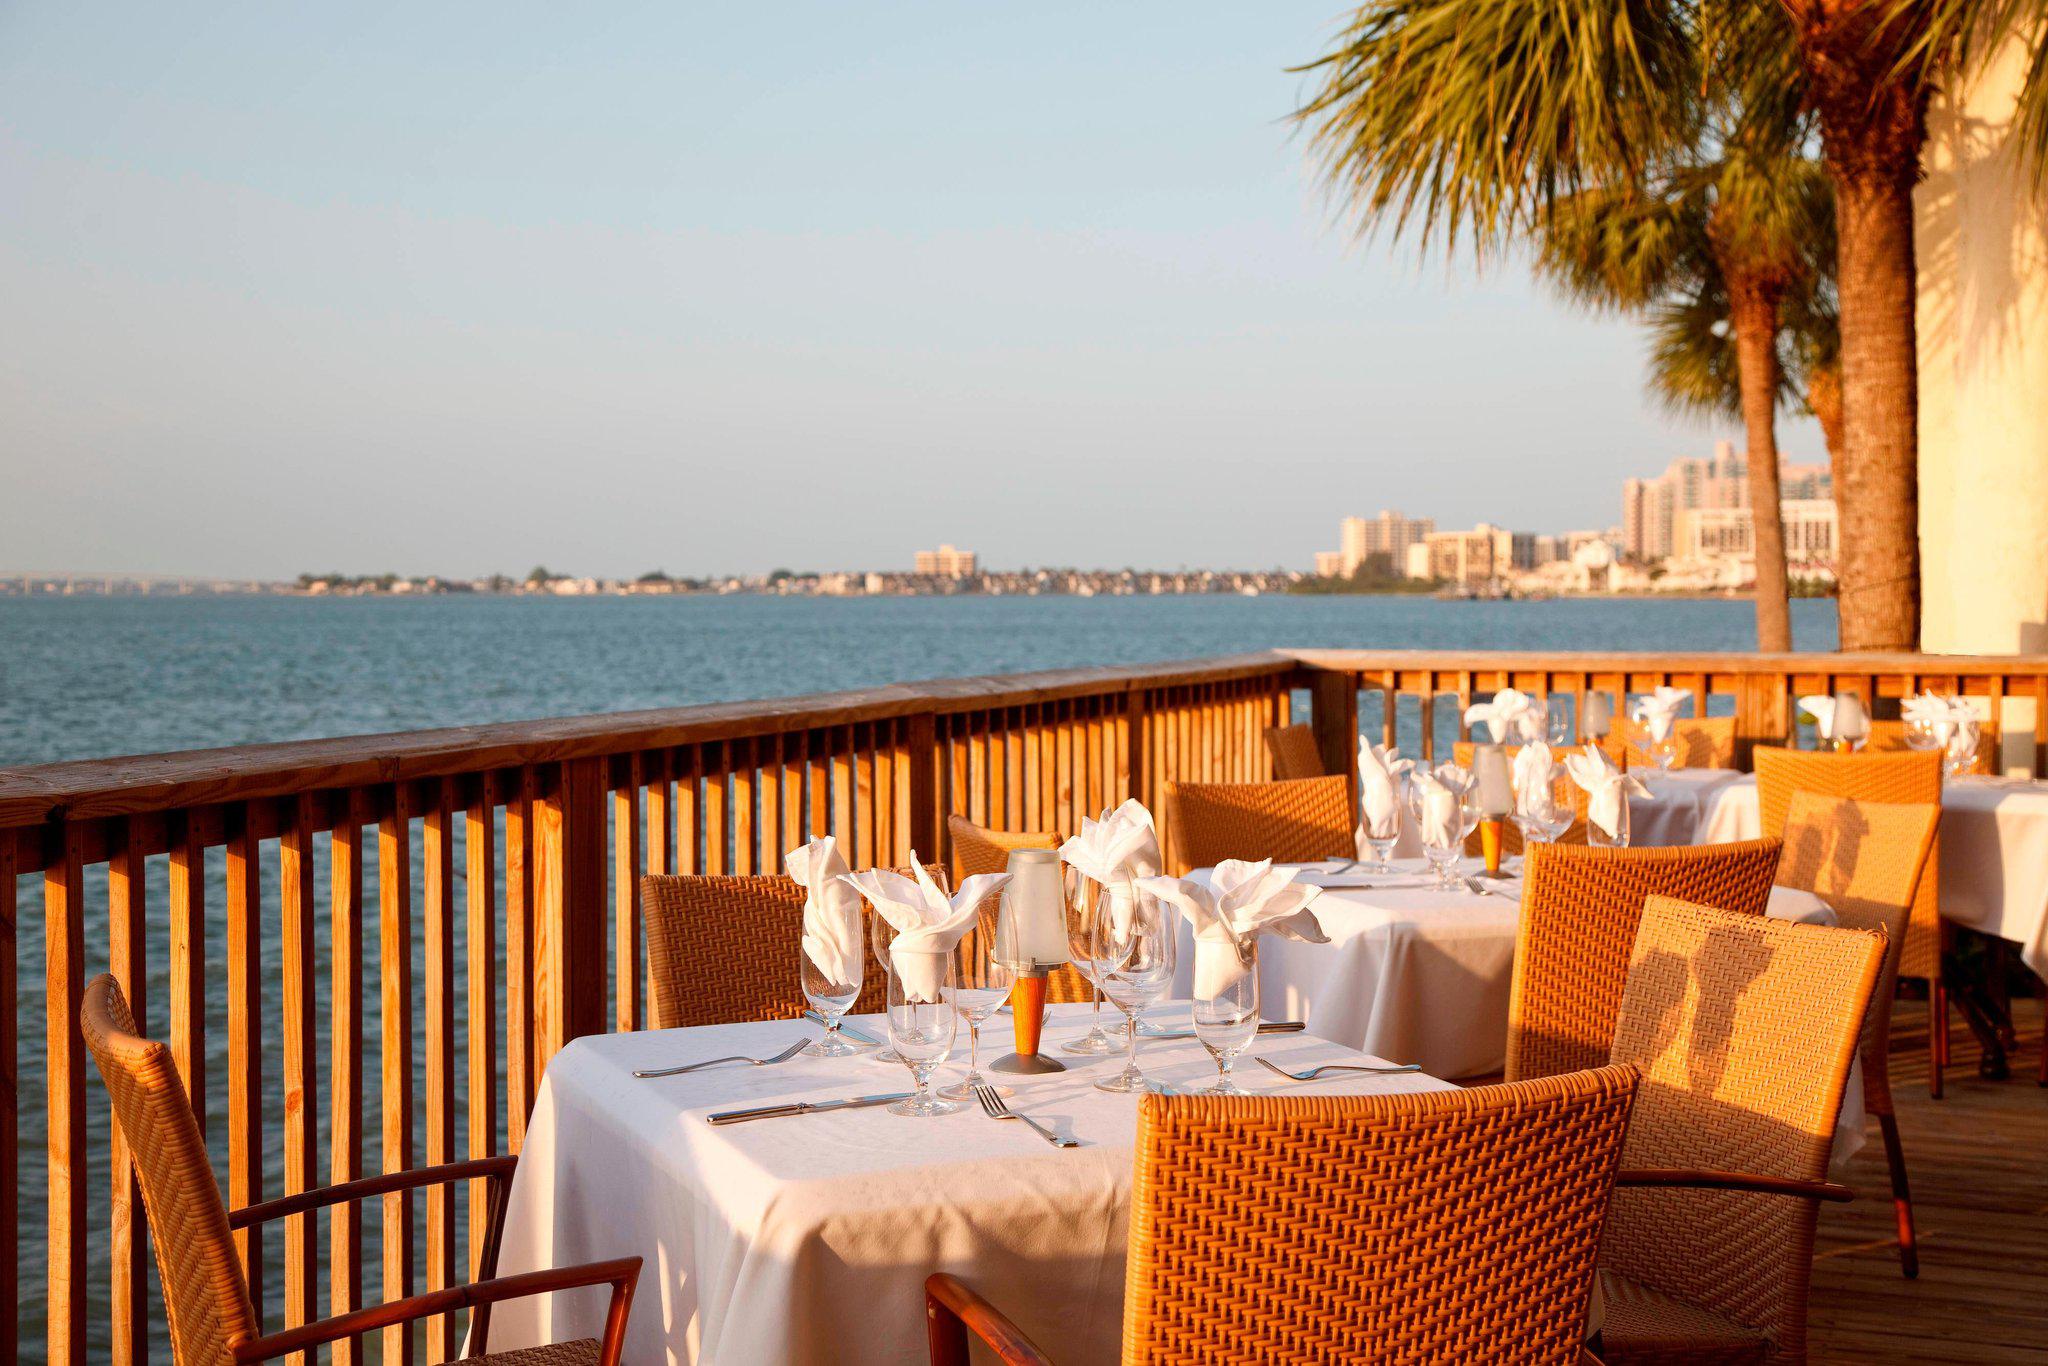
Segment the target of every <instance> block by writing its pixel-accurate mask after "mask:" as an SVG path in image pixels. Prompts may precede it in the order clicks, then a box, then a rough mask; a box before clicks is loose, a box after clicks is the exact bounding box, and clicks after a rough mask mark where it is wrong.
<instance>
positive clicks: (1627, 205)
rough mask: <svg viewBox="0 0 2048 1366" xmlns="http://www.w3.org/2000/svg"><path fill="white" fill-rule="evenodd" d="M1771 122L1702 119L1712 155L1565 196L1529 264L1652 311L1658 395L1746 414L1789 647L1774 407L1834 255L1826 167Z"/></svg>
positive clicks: (1767, 623) (1772, 632)
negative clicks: (1788, 140) (1803, 324)
mask: <svg viewBox="0 0 2048 1366" xmlns="http://www.w3.org/2000/svg"><path fill="white" fill-rule="evenodd" d="M1790 131H1791V132H1792V134H1793V136H1794V137H1795V138H1797V137H1799V136H1800V135H1801V130H1800V128H1799V126H1798V125H1797V124H1796V123H1795V124H1794V125H1793V127H1792V128H1791V130H1790ZM1778 132H1779V130H1778V129H1777V128H1776V127H1775V126H1773V125H1770V124H1766V125H1764V126H1762V127H1759V126H1757V125H1756V124H1754V123H1751V122H1748V121H1745V120H1743V119H1741V118H1739V117H1736V118H1729V117H1726V116H1725V115H1724V116H1723V117H1720V118H1714V119H1709V120H1707V121H1706V123H1705V124H1704V125H1703V133H1704V135H1705V137H1704V145H1705V148H1711V149H1712V151H1713V155H1712V156H1710V157H1701V158H1699V159H1696V160H1689V161H1686V162H1681V163H1679V164H1677V165H1675V166H1670V167H1664V168H1659V169H1658V170H1657V171H1656V172H1655V173H1653V174H1652V175H1650V176H1647V177H1643V178H1639V179H1637V180H1635V181H1624V182H1621V183H1619V184H1616V185H1610V186H1602V187H1598V188H1594V189H1589V190H1584V191H1581V192H1579V193H1577V194H1574V195H1570V196H1567V197H1564V198H1562V199H1559V200H1558V201H1557V202H1556V203H1554V204H1552V205H1551V206H1550V207H1549V208H1548V210H1546V211H1545V213H1544V215H1543V216H1542V218H1541V219H1540V221H1539V224H1538V230H1537V238H1538V257H1537V265H1538V269H1539V270H1540V271H1541V272H1542V273H1543V274H1545V275H1546V276H1548V277H1549V278H1550V279H1551V280H1553V281H1554V282H1555V283H1556V284H1558V285H1559V286H1560V287H1561V288H1562V289H1563V290H1564V291H1565V293H1566V294H1567V295H1568V296H1570V297H1572V298H1574V299H1576V300H1577V301H1579V302H1580V303H1583V304H1587V305H1590V306H1592V307H1595V308H1613V309H1619V310H1622V311H1624V312H1628V313H1634V314H1640V315H1643V316H1645V317H1647V318H1648V319H1649V321H1650V323H1651V328H1652V337H1653V345H1652V351H1651V356H1652V367H1651V381H1652V388H1653V390H1654V391H1655V392H1656V393H1657V394H1658V396H1659V397H1661V398H1663V399H1664V400H1665V401H1666V402H1667V403H1668V404H1670V405H1671V406H1673V407H1676V408H1680V409H1687V410H1695V411H1706V412H1713V413H1725V414H1727V415H1730V416H1734V417H1738V418H1740V419H1741V420H1742V422H1743V426H1744V430H1745V433H1746V436H1747V444H1748V465H1749V494H1750V507H1751V509H1752V512H1753V518H1752V521H1753V528H1754V543H1755V548H1756V626H1757V648H1758V649H1760V650H1766V651H1784V650H1789V649H1791V648H1792V619H1791V610H1790V607H1789V605H1788V601H1787V599H1788V593H1789V585H1788V583H1787V574H1786V567H1785V537H1784V526H1783V523H1782V522H1781V520H1780V519H1779V517H1777V516H1776V515H1773V510H1775V509H1776V508H1777V507H1778V500H1779V487H1778V446H1777V424H1776V414H1777V410H1778V408H1779V406H1780V405H1781V404H1783V403H1785V402H1787V400H1789V399H1791V398H1792V393H1791V388H1790V386H1791V385H1792V384H1793V383H1795V382H1796V381H1797V380H1798V379H1799V378H1800V377H1802V376H1803V375H1805V374H1806V372H1807V371H1808V370H1809V369H1810V368H1811V367H1810V364H1809V362H1808V361H1807V360H1806V358H1805V357H1806V354H1807V351H1808V349H1809V348H1807V347H1803V346H1801V345H1800V344H1799V343H1800V334H1799V332H1798V331H1797V326H1798V324H1799V323H1800V322H1801V321H1802V320H1808V319H1812V318H1814V317H1816V316H1817V315H1820V314H1822V313H1824V312H1825V311H1826V310H1825V304H1824V299H1825V296H1826V294H1827V292H1828V289H1829V285H1828V277H1829V275H1830V274H1831V272H1832V268H1833V261H1832V259H1831V257H1832V251H1831V249H1830V248H1829V243H1830V242H1831V237H1832V234H1831V217H1832V215H1831V204H1830V200H1829V192H1828V186H1827V182H1826V180H1825V178H1824V177H1823V175H1822V173H1821V171H1820V168H1819V167H1818V165H1817V164H1816V163H1815V162H1813V161H1812V160H1811V159H1810V158H1807V157H1805V156H1802V155H1800V154H1799V148H1798V146H1797V144H1796V143H1795V144H1793V145H1786V144H1784V143H1782V142H1780V141H1779V140H1778Z"/></svg>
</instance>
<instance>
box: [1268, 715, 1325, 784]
mask: <svg viewBox="0 0 2048 1366" xmlns="http://www.w3.org/2000/svg"><path fill="white" fill-rule="evenodd" d="M1266 753H1267V754H1268V755H1270V756H1271V757H1272V760H1273V777H1274V778H1275V779H1276V780H1278V781H1280V782H1283V783H1284V782H1292V781H1293V780H1294V779H1296V778H1322V777H1326V776H1328V775H1327V774H1326V773H1325V772H1324V771H1323V752H1322V750H1321V749H1319V748H1318V747H1317V745H1316V732H1315V727H1313V726H1268V727H1266Z"/></svg>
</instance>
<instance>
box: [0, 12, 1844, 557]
mask: <svg viewBox="0 0 2048 1366" xmlns="http://www.w3.org/2000/svg"><path fill="white" fill-rule="evenodd" d="M1341 13H1342V6H1341V3H1340V0H1259V3H1256V4H1245V3H1242V2H1241V0H1217V2H1215V3H1191V0H1174V2H1173V3H1166V2H1165V0H1142V2H1140V0H1118V3H1114V4H1103V3H1100V0H1095V2H1094V3H1066V2H1065V0H1034V2H1033V3H1029V4H1025V3H1016V2H1015V0H1012V2H1010V3H970V2H969V0H929V2H928V3H907V2H904V0H868V3H863V4H848V3H844V2H843V0H841V2H839V3H816V4H798V3H786V4H686V3H677V0H665V2H664V3H623V2H621V3H606V4H599V5H575V4H560V3H551V4H527V3H515V2H513V0H494V3H489V4H484V3H476V4H467V3H465V4H456V3H418V2H417V0H415V3H408V4H390V3H380V2H378V0H355V2H354V3H349V4H345V5H344V4H293V3H284V4H280V3H277V0H209V3H205V4H175V3H173V4H162V3H159V4H81V3H77V0H5V3H0V299H4V300H5V311H6V323H5V325H4V326H0V475H4V479H0V490H4V495H0V569H5V568H39V569H76V570H109V571H134V572H160V573H163V572H169V573H194V574H218V575H232V576H262V577H269V576H289V575H291V574H295V573H297V572H299V571H300V570H327V569H341V570H345V571H349V572H378V571H384V570H391V571H396V572H399V573H435V572H438V573H452V574H473V573H483V572H489V571H491V570H503V571H505V572H508V573H513V574H519V573H523V572H524V571H525V570H526V569H527V568H528V567H530V566H531V565H533V564H534V563H536V562H544V563H546V564H547V565H549V566H550V567H551V568H554V569H556V570H558V571H572V572H577V573H589V574H599V575H630V574H637V573H639V572H641V571H643V570H647V569H650V568H655V567H661V568H665V569H667V570H668V571H669V572H671V573H678V574H681V573H706V572H712V571H727V570H729V571H736V572H747V571H760V570H765V569H768V568H771V567H774V566H778V565H787V566H790V567H793V568H799V569H811V568H817V569H830V568H855V567H858V568H889V567H906V568H907V567H908V564H909V560H910V556H911V553H912V551H913V550H915V549H917V548H918V547H920V546H926V545H929V544H934V543H936V542H938V541H940V540H947V541H952V542H954V543H956V544H959V545H962V546H966V547H971V548H973V549H976V550H978V551H980V552H981V554H982V555H983V557H984V561H985V562H986V563H989V564H992V565H996V566H1014V565H1023V564H1034V565H1035V564H1082V565H1089V566H1096V565H1101V566H1121V565H1124V564H1137V565H1144V566H1167V567H1170V566H1175V565H1180V564H1194V565H1217V566H1234V567H1262V566H1268V565H1274V564H1288V565H1299V566H1302V567H1306V565H1307V563H1308V560H1309V556H1310V553H1311V552H1312V551H1314V550H1316V549H1319V548H1332V547H1334V546H1335V544H1336V536H1337V532H1336V521H1337V519H1338V517H1340V516H1341V515H1343V514H1346V513H1352V512H1358V513H1364V514H1368V515H1369V514H1371V513H1372V512H1374V511H1376V510H1377V509H1379V508H1381V507H1383V506H1389V507H1398V508H1401V509H1404V510H1406V511H1408V512H1409V513H1411V514H1417V515H1420V514H1430V515H1434V516H1435V517H1437V518H1438V520H1439V522H1440V523H1441V524H1446V525H1453V524H1454V525H1469V524H1470V523H1471V522H1473V521H1475V520H1478V519H1482V518H1484V519H1488V520H1492V521H1496V522H1501V523H1506V524H1509V525H1513V526H1515V527H1517V528H1525V529H1530V530H1564V529H1569V528H1576V527H1582V526H1606V525H1610V524H1612V523H1614V522H1615V521H1617V520H1618V518H1619V507H1620V482H1621V480H1622V479H1623V478H1625V477H1627V476H1629V475H1632V474H1649V473H1653V472H1655V471H1656V470H1658V469H1661V468H1662V466H1663V464H1664V462H1665V461H1666V460H1668V459H1669V458H1671V457H1672V456H1674V455H1681V454H1699V453H1704V452H1705V451H1706V450H1707V449H1708V447H1709V446H1710V444H1711V442H1712V440H1713V438H1714V437H1715V436H1718V435H1731V436H1732V435H1735V432H1734V431H1733V430H1732V429H1728V428H1727V424H1722V426H1721V427H1720V428H1717V427H1716V426H1714V425H1702V424H1698V423H1691V422H1681V421H1677V420H1674V419H1672V418H1670V417H1668V416H1666V415H1664V414H1663V413H1661V412H1659V411H1658V410H1656V409H1655V408H1654V407H1653V406H1652V405H1651V404H1649V403H1648V402H1647V400H1645V399H1644V397H1643V396H1642V391H1641V364H1642V360H1641V358H1642V341H1641V338H1640V336H1639V335H1638V333H1637V332H1636V331H1635V330H1634V329H1633V328H1631V327H1630V326H1629V325H1627V324H1625V323H1620V322H1615V321H1609V320H1594V319H1588V318H1585V317H1582V316H1579V315H1576V314H1574V313H1573V312H1572V311H1571V310H1570V309H1569V308H1567V307H1566V306H1565V305H1563V304H1561V303H1559V302H1557V301H1555V300H1554V299H1552V298H1551V297H1549V296H1548V295H1546V294H1545V293H1544V292H1543V291H1541V290H1540V289H1538V288H1537V287H1536V286H1534V285H1532V284H1531V283H1530V282H1529V280H1528V279H1527V277H1526V275H1525V274H1524V273H1523V272H1522V271H1521V270H1519V269H1517V268H1515V267H1513V266H1512V265H1509V266H1505V267H1502V268H1500V269H1498V270H1496V271H1494V272H1491V273H1489V274H1487V275H1486V276H1484V277H1481V276H1478V275H1476V274H1475V273H1473V272H1472V271H1470V270H1468V269H1463V268H1456V269H1454V268H1451V267H1448V266H1446V265H1445V264H1444V263H1443V262H1441V261H1440V260H1428V261H1421V260H1418V258H1417V257H1416V255H1415V253H1414V251H1413V249H1412V248H1410V247H1407V246H1399V247H1395V248H1393V249H1388V248H1386V247H1384V246H1374V245H1365V246H1361V245H1358V244H1356V243H1353V242H1351V241H1349V240H1347V238H1346V237H1345V235H1344V234H1343V233H1342V232H1341V231H1340V230H1339V229H1338V228H1337V227H1336V226H1335V225H1334V222H1333V216H1332V214H1331V213H1330V211H1329V210H1328V208H1327V206H1326V205H1325V204H1324V203H1323V202H1322V200H1321V198H1320V195H1319V193H1318V191H1317V189H1316V187H1315V185H1314V182H1313V179H1312V176H1311V174H1310V171H1309V169H1308V167H1307V165H1306V163H1305V153H1304V148H1303V144H1302V140H1301V138H1300V137H1299V136H1298V135H1297V134H1296V133H1295V132H1294V131H1293V130H1292V129H1291V128H1290V126H1289V124H1288V122H1287V119H1286V116H1287V114H1288V113H1289V111H1290V110H1291V109H1292V108H1293V107H1294V106H1295V104H1296V103H1297V100H1298V97H1299V96H1300V94H1301V93H1302V90H1303V88H1304V87H1303V85H1302V80H1303V78H1302V77H1299V76H1295V75H1290V74H1288V73H1287V71H1286V69H1285V68H1286V67H1287V66H1289V65H1290V64H1297V63H1300V62H1303V61H1306V60H1308V59H1310V58H1312V57H1314V56H1316V55H1317V54H1318V53H1319V52H1321V51H1322V50H1323V49H1324V47H1325V45H1326V43H1327V41H1328V39H1329V35H1330V34H1331V32H1332V31H1333V29H1334V26H1335V24H1336V22H1337V20H1338V18H1339V17H1340V15H1341ZM1781 441H1782V442H1783V443H1784V445H1785V447H1786V449H1787V452H1788V455H1790V456H1793V457H1797V458H1819V457H1820V454H1821V445H1820V441H1819V437H1818V434H1817V431H1816V430H1815V429H1814V428H1813V427H1812V425H1811V424H1810V423H1797V424H1794V423H1787V424H1785V425H1784V428H1783V430H1782V432H1781Z"/></svg>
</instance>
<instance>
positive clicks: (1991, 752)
mask: <svg viewBox="0 0 2048 1366" xmlns="http://www.w3.org/2000/svg"><path fill="white" fill-rule="evenodd" d="M1911 748H1912V746H1910V745H1908V744H1907V743H1906V723H1905V722H1904V721H1872V722H1871V723H1870V735H1869V737H1868V738H1867V739H1865V740H1864V742H1863V752H1864V753H1865V754H1895V753H1897V752H1898V751H1900V750H1903V749H1911ZM2001 748H2002V746H2001V743H2000V741H1999V738H1998V732H1997V731H1994V730H1992V729H1991V728H1990V727H1988V726H1987V727H1985V728H1984V729H1982V730H1981V731H1979V732H1978V735H1977V771H1978V772H1979V773H1994V774H1995V773H1998V772H2000V771H2001V770H2002V769H2003V767H2004V765H2003V764H2002V763H2001V762H2000V757H2001V756H2000V749H2001Z"/></svg>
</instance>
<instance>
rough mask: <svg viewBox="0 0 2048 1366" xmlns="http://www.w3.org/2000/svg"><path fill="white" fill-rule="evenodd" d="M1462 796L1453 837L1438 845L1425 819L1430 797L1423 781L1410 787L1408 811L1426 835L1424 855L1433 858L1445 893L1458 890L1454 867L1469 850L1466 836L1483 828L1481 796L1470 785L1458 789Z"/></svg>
mask: <svg viewBox="0 0 2048 1366" xmlns="http://www.w3.org/2000/svg"><path fill="white" fill-rule="evenodd" d="M1452 790H1453V792H1455V793H1456V795H1457V798H1458V808H1457V820H1456V821H1455V822H1454V823H1453V824H1452V827H1451V829H1452V832H1453V833H1452V838H1451V841H1450V842H1449V843H1448V844H1438V843H1436V842H1435V841H1433V840H1431V839H1430V837H1429V825H1428V823H1427V822H1426V821H1424V820H1423V810H1422V808H1423V804H1424V800H1425V797H1426V792H1425V789H1424V788H1423V786H1422V784H1420V783H1417V784H1415V785H1414V786H1413V787H1412V788H1410V790H1409V802H1408V810H1409V813H1410V814H1411V815H1413V816H1414V817H1415V828H1416V829H1417V830H1418V831H1420V832H1421V834H1422V855H1423V857H1424V858H1426V859H1427V860H1429V868H1430V871H1431V872H1433V873H1435V874H1436V889H1437V890H1438V891H1441V892H1451V891H1456V890H1458V883H1457V880H1456V879H1455V877H1454V876H1453V875H1452V872H1451V870H1452V869H1453V868H1455V867H1456V866H1457V863H1458V859H1459V857H1460V856H1461V855H1463V854H1464V852H1465V837H1466V836H1467V835H1469V834H1471V833H1472V832H1473V831H1474V830H1476V829H1478V828H1479V798H1478V794H1477V793H1476V792H1475V791H1474V790H1473V788H1472V787H1471V786H1470V785H1467V786H1465V787H1462V788H1454V789H1452Z"/></svg>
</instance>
